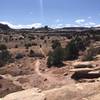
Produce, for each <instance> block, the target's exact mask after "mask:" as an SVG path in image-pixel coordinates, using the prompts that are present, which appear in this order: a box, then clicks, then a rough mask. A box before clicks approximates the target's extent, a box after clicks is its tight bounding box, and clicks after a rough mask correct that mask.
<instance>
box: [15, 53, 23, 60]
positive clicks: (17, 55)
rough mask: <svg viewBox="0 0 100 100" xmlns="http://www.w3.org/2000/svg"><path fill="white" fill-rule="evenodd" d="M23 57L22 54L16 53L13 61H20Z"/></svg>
mask: <svg viewBox="0 0 100 100" xmlns="http://www.w3.org/2000/svg"><path fill="white" fill-rule="evenodd" d="M24 56H25V55H24V54H22V53H17V54H16V56H15V59H22V58H23V57H24Z"/></svg>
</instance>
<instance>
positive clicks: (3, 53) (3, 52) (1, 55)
mask: <svg viewBox="0 0 100 100" xmlns="http://www.w3.org/2000/svg"><path fill="white" fill-rule="evenodd" d="M11 61H12V57H11V54H10V52H9V51H8V50H7V47H6V45H4V44H1V45H0V67H2V66H4V65H5V64H7V63H9V62H11Z"/></svg>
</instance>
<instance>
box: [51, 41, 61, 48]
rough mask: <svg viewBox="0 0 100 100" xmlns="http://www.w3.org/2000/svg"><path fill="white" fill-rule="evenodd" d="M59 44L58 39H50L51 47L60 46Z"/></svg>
mask: <svg viewBox="0 0 100 100" xmlns="http://www.w3.org/2000/svg"><path fill="white" fill-rule="evenodd" d="M60 46H61V44H60V42H59V41H58V40H54V41H52V49H56V48H57V47H60Z"/></svg>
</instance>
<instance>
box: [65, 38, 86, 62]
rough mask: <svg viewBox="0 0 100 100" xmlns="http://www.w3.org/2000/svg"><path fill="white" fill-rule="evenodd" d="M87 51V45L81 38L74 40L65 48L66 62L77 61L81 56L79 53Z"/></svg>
mask: <svg viewBox="0 0 100 100" xmlns="http://www.w3.org/2000/svg"><path fill="white" fill-rule="evenodd" d="M84 50H85V45H84V43H83V41H82V40H81V39H80V38H79V37H76V38H74V39H72V40H71V41H70V42H69V44H68V45H66V47H65V52H64V53H65V56H64V59H65V60H74V59H77V58H78V56H79V51H84Z"/></svg>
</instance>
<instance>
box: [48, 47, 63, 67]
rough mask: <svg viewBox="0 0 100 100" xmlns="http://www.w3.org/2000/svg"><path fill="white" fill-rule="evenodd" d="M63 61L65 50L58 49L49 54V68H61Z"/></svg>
mask: <svg viewBox="0 0 100 100" xmlns="http://www.w3.org/2000/svg"><path fill="white" fill-rule="evenodd" d="M62 60H63V48H62V47H57V48H56V49H55V50H54V51H53V52H50V53H49V57H48V60H47V65H48V67H51V66H53V65H54V66H61V65H62Z"/></svg>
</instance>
